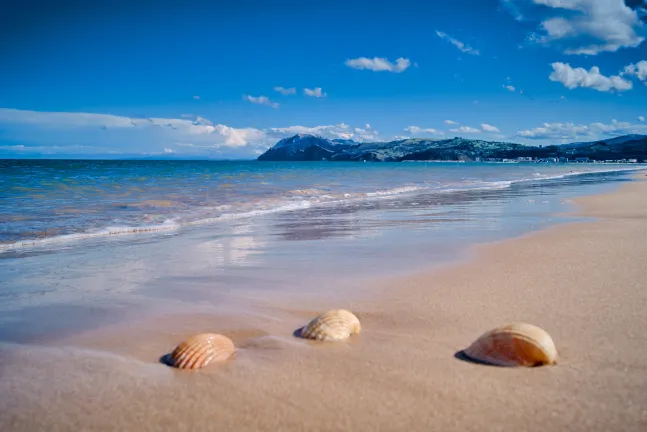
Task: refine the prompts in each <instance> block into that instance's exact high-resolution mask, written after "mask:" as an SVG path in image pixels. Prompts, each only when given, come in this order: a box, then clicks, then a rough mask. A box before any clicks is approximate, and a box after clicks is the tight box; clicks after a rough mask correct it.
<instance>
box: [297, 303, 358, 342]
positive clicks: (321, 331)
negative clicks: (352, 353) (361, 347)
mask: <svg viewBox="0 0 647 432" xmlns="http://www.w3.org/2000/svg"><path fill="white" fill-rule="evenodd" d="M361 329H362V328H361V326H360V324H359V320H358V319H357V317H356V316H355V315H353V313H352V312H349V311H347V310H345V309H336V310H331V311H328V312H325V313H323V314H321V315H319V316H318V317H317V318H315V319H313V320H312V321H310V323H308V325H307V326H305V327H303V328H302V329H301V337H303V338H307V339H317V340H321V341H338V340H344V339H348V338H349V337H350V336H351V335H354V334H358V333H359V332H360V330H361Z"/></svg>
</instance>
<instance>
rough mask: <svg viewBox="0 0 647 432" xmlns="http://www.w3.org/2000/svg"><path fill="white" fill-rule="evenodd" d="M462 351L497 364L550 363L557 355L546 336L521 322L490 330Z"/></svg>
mask: <svg viewBox="0 0 647 432" xmlns="http://www.w3.org/2000/svg"><path fill="white" fill-rule="evenodd" d="M464 353H465V355H466V356H467V357H470V358H471V359H473V360H476V361H480V362H484V363H488V364H492V365H497V366H539V365H552V364H555V363H557V358H558V356H557V349H556V348H555V343H554V342H553V339H552V338H551V337H550V335H549V334H548V333H546V331H544V330H543V329H541V328H539V327H537V326H534V325H532V324H524V323H515V324H508V325H505V326H502V327H498V328H495V329H494V330H490V331H489V332H487V333H485V334H483V335H482V336H481V337H479V338H478V339H477V340H476V341H475V342H474V343H473V344H472V345H470V346H469V348H467V349H466V350H465V351H464Z"/></svg>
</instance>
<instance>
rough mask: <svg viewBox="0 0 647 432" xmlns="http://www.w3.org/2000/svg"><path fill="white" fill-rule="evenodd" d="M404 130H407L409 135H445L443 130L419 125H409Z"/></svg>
mask: <svg viewBox="0 0 647 432" xmlns="http://www.w3.org/2000/svg"><path fill="white" fill-rule="evenodd" d="M404 130H405V131H407V132H409V133H410V134H411V135H436V136H441V135H445V133H444V132H443V131H439V130H437V129H434V128H421V127H419V126H409V127H407V128H405V129H404Z"/></svg>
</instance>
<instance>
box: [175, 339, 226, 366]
mask: <svg viewBox="0 0 647 432" xmlns="http://www.w3.org/2000/svg"><path fill="white" fill-rule="evenodd" d="M235 351H236V347H235V346H234V343H233V342H232V341H231V339H229V338H228V337H226V336H223V335H219V334H215V333H200V334H197V335H195V336H192V337H190V338H189V339H187V340H186V341H184V342H182V343H181V344H180V345H178V346H177V348H175V350H173V352H172V353H171V364H172V365H173V366H175V367H176V368H179V369H199V368H203V367H205V366H207V365H208V364H210V363H213V362H218V361H223V360H227V359H228V358H229V357H231V356H232V355H233V354H234V352H235Z"/></svg>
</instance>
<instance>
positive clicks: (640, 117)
mask: <svg viewBox="0 0 647 432" xmlns="http://www.w3.org/2000/svg"><path fill="white" fill-rule="evenodd" d="M636 120H638V121H639V122H641V123H642V122H644V121H645V117H643V116H638V118H637V119H636Z"/></svg>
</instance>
